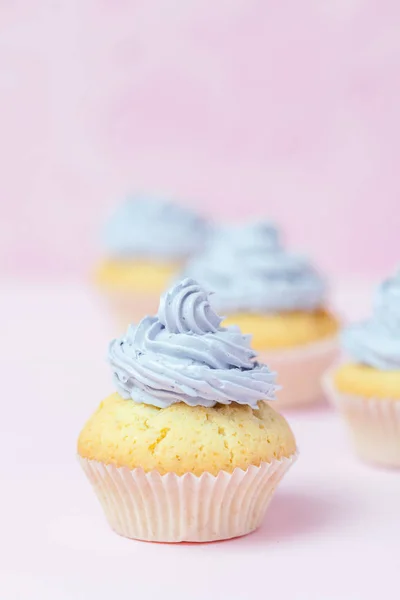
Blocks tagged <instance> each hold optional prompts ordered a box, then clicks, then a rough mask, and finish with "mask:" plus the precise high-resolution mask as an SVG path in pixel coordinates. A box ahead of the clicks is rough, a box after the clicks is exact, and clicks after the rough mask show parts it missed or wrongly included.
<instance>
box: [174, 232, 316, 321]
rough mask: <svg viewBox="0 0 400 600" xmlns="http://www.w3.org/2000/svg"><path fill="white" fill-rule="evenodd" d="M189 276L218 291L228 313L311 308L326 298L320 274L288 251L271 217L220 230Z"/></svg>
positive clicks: (222, 307)
mask: <svg viewBox="0 0 400 600" xmlns="http://www.w3.org/2000/svg"><path fill="white" fill-rule="evenodd" d="M184 275H186V276H189V277H194V278H195V279H196V280H197V281H200V282H201V283H202V284H204V285H206V286H207V287H209V288H210V289H213V290H214V291H215V293H216V296H215V305H216V307H217V308H218V309H219V310H221V311H223V312H226V313H232V312H261V313H263V312H267V313H274V312H286V311H295V310H305V311H312V310H315V309H318V308H320V307H321V306H322V305H323V303H324V300H325V293H326V286H325V282H324V281H323V280H322V278H321V276H320V275H319V273H318V272H317V271H316V269H315V268H314V267H313V266H312V265H311V264H310V263H309V261H308V260H307V259H306V258H304V257H302V256H300V255H297V254H292V253H289V252H287V251H286V249H285V248H284V247H283V245H282V243H281V240H280V235H279V230H278V229H277V228H276V226H275V225H273V224H272V223H270V222H269V221H261V222H258V223H254V222H253V223H249V224H246V225H244V226H232V227H228V228H224V229H222V230H220V231H219V232H217V233H216V234H214V236H213V238H212V239H211V240H210V242H209V244H208V246H207V247H206V250H205V251H204V252H203V253H202V254H201V255H198V256H196V257H195V258H194V259H192V260H191V261H190V262H189V263H188V264H187V266H186V268H185V270H184Z"/></svg>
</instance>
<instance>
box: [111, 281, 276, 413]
mask: <svg viewBox="0 0 400 600" xmlns="http://www.w3.org/2000/svg"><path fill="white" fill-rule="evenodd" d="M208 298H209V294H208V293H207V292H206V291H205V290H203V289H202V288H201V286H200V285H199V284H198V283H197V282H196V281H194V280H193V279H185V280H183V281H182V282H180V283H178V284H177V285H175V286H173V287H172V289H171V290H169V291H168V292H166V293H165V294H164V296H163V297H162V299H161V302H160V308H159V311H158V314H157V316H155V317H145V318H144V319H142V321H140V323H139V324H138V325H136V326H135V325H130V326H129V328H128V331H127V333H126V335H125V336H123V337H121V338H119V339H115V340H113V341H112V342H111V344H110V348H109V361H110V364H111V367H112V370H113V374H114V381H115V383H116V387H117V390H118V392H119V393H120V394H121V396H122V397H124V398H131V399H132V400H134V401H135V402H139V403H145V404H152V405H153V406H157V407H159V408H165V407H167V406H170V405H171V404H174V403H176V402H185V403H186V404H188V405H190V406H197V405H200V406H206V407H210V406H215V404H230V403H232V402H236V403H238V404H247V405H249V406H251V407H252V408H257V406H258V402H259V401H260V400H274V398H275V391H276V389H277V385H276V383H275V373H272V372H271V371H270V370H269V369H268V367H267V366H265V365H262V364H259V363H258V362H257V361H256V360H255V358H256V354H255V352H254V350H253V349H252V348H251V346H250V340H251V336H249V335H243V334H242V333H241V331H240V329H239V328H238V327H227V328H223V327H221V325H220V323H221V318H220V317H219V316H218V315H217V314H216V313H215V312H214V310H213V309H212V307H211V306H210V303H209V301H208Z"/></svg>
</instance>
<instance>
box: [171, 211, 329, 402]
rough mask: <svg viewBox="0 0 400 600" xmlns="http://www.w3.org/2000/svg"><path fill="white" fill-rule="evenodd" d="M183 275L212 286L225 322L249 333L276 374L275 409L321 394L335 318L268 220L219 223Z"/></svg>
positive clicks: (311, 272) (315, 276) (318, 283)
mask: <svg viewBox="0 0 400 600" xmlns="http://www.w3.org/2000/svg"><path fill="white" fill-rule="evenodd" d="M183 273H184V274H185V275H186V276H189V277H194V278H195V279H196V280H198V281H200V283H201V284H202V285H205V286H206V287H208V288H209V289H212V290H214V291H215V306H216V308H217V309H218V310H219V311H220V312H221V314H223V315H225V316H226V320H225V321H224V324H225V325H227V326H228V325H230V324H233V323H235V324H236V325H238V326H239V327H240V329H241V330H242V331H244V332H245V333H251V334H252V336H253V346H254V348H255V349H256V351H257V352H258V353H259V356H260V360H261V361H262V362H265V363H267V364H268V365H270V366H271V368H272V369H273V370H276V371H277V372H278V373H279V379H280V383H281V384H282V387H283V389H282V391H281V393H280V394H279V398H278V406H279V407H283V406H301V405H306V404H310V403H312V402H314V401H316V400H318V399H320V398H321V397H322V389H321V376H322V374H323V373H324V372H325V370H326V369H327V368H328V367H329V366H330V365H331V364H332V362H333V361H334V360H335V358H336V355H337V334H338V330H339V323H338V319H337V318H336V316H335V315H334V314H333V312H331V310H330V309H329V307H328V299H327V286H326V284H325V281H324V279H323V278H322V277H321V275H320V273H319V272H318V271H317V270H316V269H315V268H314V266H313V265H312V264H311V263H310V261H309V260H308V259H307V258H305V257H303V256H300V255H298V254H293V253H291V252H288V251H287V250H286V249H285V248H284V246H283V244H282V242H281V240H280V233H279V230H278V229H277V227H276V226H275V225H273V224H272V223H270V222H267V221H265V222H263V221H260V222H255V223H254V222H251V223H246V224H244V225H240V226H231V227H226V228H222V229H220V230H219V231H218V232H215V234H214V235H213V237H212V238H211V240H210V242H209V244H208V245H207V247H206V249H205V251H203V252H202V253H200V254H199V255H198V256H197V257H194V258H193V259H192V260H190V261H189V262H188V264H187V265H186V267H185V269H184V271H183Z"/></svg>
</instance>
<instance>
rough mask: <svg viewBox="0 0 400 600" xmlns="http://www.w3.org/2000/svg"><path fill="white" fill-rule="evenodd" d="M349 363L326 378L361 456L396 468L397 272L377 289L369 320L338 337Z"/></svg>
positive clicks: (399, 454)
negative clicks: (340, 339) (340, 337)
mask: <svg viewBox="0 0 400 600" xmlns="http://www.w3.org/2000/svg"><path fill="white" fill-rule="evenodd" d="M342 343H343V348H344V350H345V352H346V353H347V355H348V357H349V361H348V362H345V363H344V364H342V365H341V366H339V367H337V368H336V369H334V371H333V372H332V373H329V374H328V375H327V376H326V379H325V385H326V388H327V392H328V394H329V395H330V397H331V398H332V401H333V402H334V404H335V405H336V406H337V408H338V409H339V411H340V413H341V414H342V415H343V417H344V418H345V420H346V422H347V424H348V426H349V428H350V432H351V435H352V439H353V442H354V446H355V449H356V451H357V453H358V455H359V456H360V457H361V458H363V459H364V460H367V461H371V462H374V463H379V464H382V465H387V466H393V467H400V272H399V273H398V274H397V276H395V277H394V278H392V279H388V280H387V281H385V282H384V283H382V285H381V286H380V287H379V288H378V290H377V292H376V296H375V302H374V311H373V315H372V317H371V319H369V320H368V321H365V322H362V323H359V324H356V325H352V326H351V327H349V328H347V329H346V330H345V331H344V332H343V335H342Z"/></svg>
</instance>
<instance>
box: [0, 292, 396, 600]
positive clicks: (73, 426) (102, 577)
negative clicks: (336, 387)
mask: <svg viewBox="0 0 400 600" xmlns="http://www.w3.org/2000/svg"><path fill="white" fill-rule="evenodd" d="M369 291H370V285H369V284H357V283H355V282H352V284H351V285H349V284H343V285H342V286H341V287H340V288H338V290H337V291H336V292H335V300H336V303H337V305H338V306H339V308H342V311H343V312H345V313H346V314H347V315H348V316H350V317H353V316H357V315H358V314H362V313H365V311H366V309H367V306H368V303H369V297H368V294H369ZM0 310H1V315H2V318H1V321H0V324H1V325H0V327H1V329H0V335H1V342H2V343H1V346H0V347H1V350H0V352H1V358H0V368H1V371H2V418H1V419H0V451H1V456H2V461H1V484H2V487H1V489H2V494H1V496H0V504H1V510H0V531H1V535H0V540H1V542H0V555H1V556H0V558H1V560H0V598H2V599H4V600H14V599H18V600H25V599H26V600H31V599H36V598H38V599H40V600H47V599H49V600H50V599H51V600H64V599H74V600H79V599H81V598H82V599H85V600H88V599H89V600H90V599H91V598H95V599H96V600H103V599H107V600H108V599H111V598H118V597H122V598H138V599H140V600H143V599H147V598H156V597H157V598H163V599H164V598H165V599H168V598H171V599H172V598H173V599H174V600H180V599H185V600H187V599H189V598H190V599H195V600H196V599H206V598H209V599H211V600H212V599H213V598H229V599H230V600H232V599H233V600H235V599H242V598H243V599H244V598H251V597H262V598H275V597H276V598H279V600H286V599H288V600H289V599H290V600H303V599H304V600H314V599H315V600H331V599H335V600H336V599H338V600H339V599H340V600H358V599H360V600H368V599H369V598H371V599H372V598H373V599H374V600H376V598H383V597H385V598H388V599H391V598H393V599H394V598H398V594H399V591H398V571H399V568H400V552H399V550H400V517H399V513H400V511H399V506H400V473H399V472H395V471H384V470H378V469H373V468H370V467H368V466H367V465H364V464H362V463H360V462H358V460H357V459H356V458H355V457H354V456H353V454H352V453H351V451H350V448H349V445H348V440H347V436H346V434H345V431H344V429H343V427H342V424H341V422H340V421H339V419H338V418H337V416H336V415H335V414H334V413H333V412H332V411H331V410H330V409H329V408H327V407H326V406H323V405H321V406H320V407H318V408H315V409H313V410H307V411H304V412H301V413H293V412H292V413H288V415H287V416H288V418H289V420H290V423H291V425H292V427H293V429H294V432H295V434H296V436H297V440H298V445H299V448H300V453H301V454H300V458H299V460H298V462H297V463H296V464H295V466H294V467H293V468H292V470H291V472H289V474H288V476H287V477H286V479H285V480H284V481H283V483H282V485H281V486H280V488H279V490H278V492H277V494H276V496H275V498H274V500H273V502H272V504H271V506H270V509H269V512H268V514H267V517H266V519H265V522H264V524H263V526H262V528H261V529H260V530H259V531H258V532H256V533H254V534H253V535H250V536H247V537H245V538H241V539H237V540H232V541H229V542H222V543H217V544H205V545H188V544H183V545H163V544H147V543H141V542H135V541H130V540H126V539H123V538H120V537H118V536H117V535H115V534H114V533H112V532H111V531H110V530H109V528H108V526H107V524H106V523H105V521H104V518H103V515H102V512H101V510H100V507H99V505H98V504H97V500H96V499H95V497H94V495H93V493H92V491H91V489H90V488H89V485H88V483H87V482H86V480H85V478H84V476H83V474H82V473H81V472H80V470H79V468H78V465H77V462H76V460H75V443H76V437H77V435H78V432H79V429H80V427H81V426H82V424H83V422H84V420H85V419H86V417H87V416H88V415H89V414H90V412H91V411H92V410H93V409H94V407H95V406H96V405H97V403H98V402H99V401H100V400H101V399H102V398H103V397H104V396H106V394H108V393H109V392H110V391H112V385H111V380H110V373H109V370H108V368H107V365H106V364H105V354H106V346H107V341H108V339H109V337H110V336H111V335H112V327H111V324H110V323H109V322H107V319H106V318H105V316H104V314H103V313H102V309H101V307H100V305H98V304H97V302H96V298H95V297H94V296H93V295H92V294H91V293H90V292H89V291H88V290H87V289H85V288H83V287H77V286H72V285H71V286H67V285H63V286H61V287H58V288H57V287H56V286H55V285H45V284H42V285H36V286H35V287H33V286H29V285H21V284H20V285H11V284H10V285H5V284H3V286H2V289H1V293H0Z"/></svg>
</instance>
